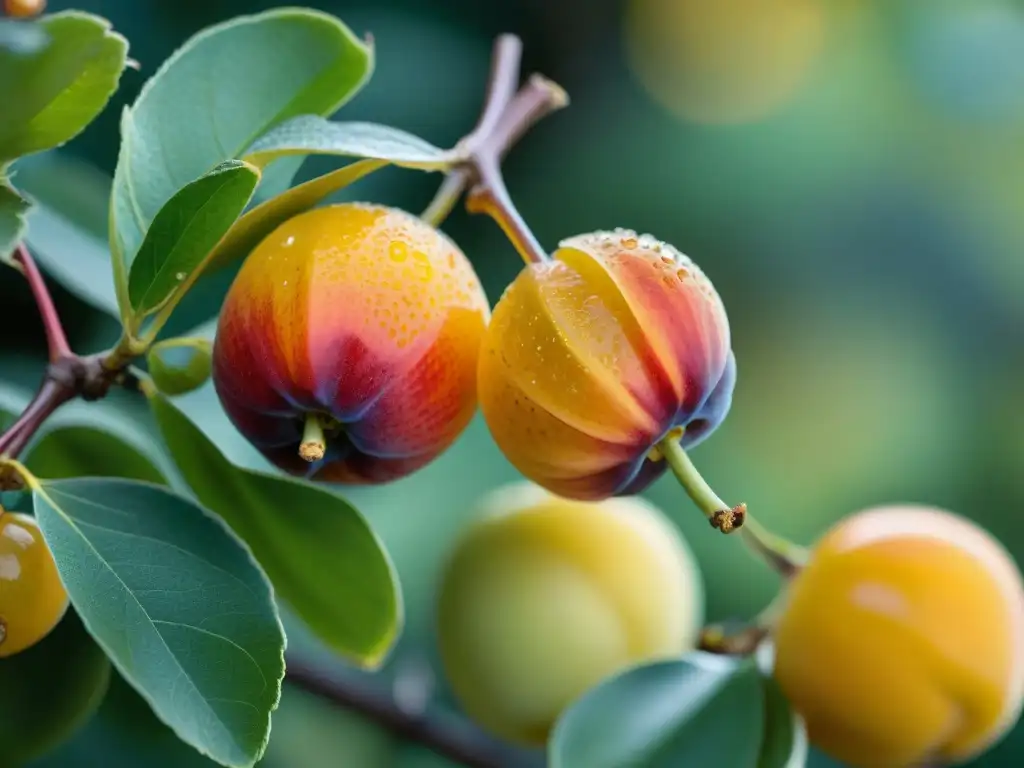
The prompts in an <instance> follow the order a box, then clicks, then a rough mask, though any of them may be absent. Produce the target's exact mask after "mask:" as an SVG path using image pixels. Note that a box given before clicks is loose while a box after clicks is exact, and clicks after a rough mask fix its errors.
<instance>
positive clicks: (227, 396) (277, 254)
mask: <svg viewBox="0 0 1024 768" xmlns="http://www.w3.org/2000/svg"><path fill="white" fill-rule="evenodd" d="M489 315H490V312H489V308H488V304H487V298H486V296H485V295H484V292H483V288H482V287H481V285H480V281H479V280H478V278H477V276H476V274H475V273H474V272H473V268H472V266H471V265H470V263H469V261H468V260H467V259H466V257H465V256H464V255H463V254H462V252H461V251H460V250H459V249H458V247H457V246H456V245H455V244H454V243H452V242H451V241H450V240H449V239H448V238H447V237H445V236H444V235H443V234H442V233H440V232H438V231H437V230H435V229H434V228H433V227H431V226H429V225H428V224H426V223H424V222H423V221H420V220H419V219H417V218H415V217H413V216H411V215H409V214H407V213H404V212H402V211H398V210H394V209H390V208H385V207H382V206H374V205H361V204H346V205H335V206H329V207H325V208H319V209H315V210H312V211H308V212H306V213H303V214H300V215H299V216H296V217H295V218H293V219H291V220H289V221H287V222H285V223H284V224H282V225H281V226H279V227H278V228H277V229H276V230H274V232H272V233H271V234H270V235H268V236H267V238H266V239H265V240H264V241H263V242H262V243H261V244H260V245H259V246H258V247H257V248H256V249H255V250H254V251H253V252H252V254H250V256H249V257H248V259H247V260H246V262H245V264H244V265H243V266H242V269H241V271H240V272H239V274H238V276H237V278H236V279H235V282H234V283H233V285H232V286H231V289H230V291H229V292H228V296H227V299H226V300H225V302H224V307H223V309H222V311H221V315H220V320H219V325H218V329H217V336H216V340H215V343H214V352H213V379H214V384H215V386H216V389H217V394H218V395H219V397H220V401H221V404H222V405H223V407H224V410H225V411H226V412H227V414H228V416H229V417H230V419H231V421H232V422H233V423H234V425H235V426H236V427H237V428H238V430H239V431H240V432H241V433H242V434H243V435H244V436H245V437H246V438H247V439H248V440H249V441H250V442H251V443H252V444H253V445H254V446H256V448H258V449H259V450H260V451H261V452H262V453H263V454H264V455H265V456H266V457H267V458H268V459H269V460H270V461H272V462H273V463H274V464H276V465H277V466H279V467H281V468H282V469H285V470H286V471H289V472H291V473H293V474H303V475H307V476H310V477H314V478H315V479H318V480H326V481H332V482H348V483H378V482H385V481H388V480H393V479H395V478H399V477H402V476H404V475H407V474H409V473H410V472H413V471H414V470H416V469H419V468H420V467H422V466H424V465H425V464H427V463H428V462H429V461H431V460H432V459H434V458H435V457H436V456H437V455H438V454H440V453H441V452H442V451H443V450H444V449H445V448H447V447H448V445H450V444H451V443H452V442H453V441H454V440H455V438H456V437H458V435H459V434H460V433H461V432H462V430H463V429H464V428H465V427H466V425H467V424H468V423H469V421H470V419H471V418H472V415H473V412H474V410H475V408H476V392H475V386H474V375H475V367H476V359H477V352H478V349H479V345H480V338H481V336H482V335H483V332H484V329H485V327H486V324H487V320H488V318H489ZM310 422H312V423H313V426H314V427H315V429H314V432H315V431H316V430H319V429H322V430H323V432H324V433H325V437H326V439H325V440H324V441H323V443H326V445H324V444H323V443H321V444H320V446H319V448H320V450H308V449H307V447H306V443H307V442H309V443H310V444H311V445H313V446H315V445H316V442H317V441H316V440H315V439H313V440H307V439H306V438H308V437H310V435H309V434H308V433H307V435H306V436H305V437H304V434H303V433H304V426H305V425H307V424H308V423H310ZM313 437H314V438H315V437H316V435H315V434H314V435H313ZM300 445H303V446H304V447H303V454H304V456H305V457H306V458H307V459H308V460H310V462H311V463H307V461H304V460H303V458H300V455H299V448H300Z"/></svg>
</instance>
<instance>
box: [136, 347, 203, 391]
mask: <svg viewBox="0 0 1024 768" xmlns="http://www.w3.org/2000/svg"><path fill="white" fill-rule="evenodd" d="M212 357H213V344H212V342H210V341H209V339H197V338H175V339H166V340H165V341H160V342H157V343H156V344H154V345H153V346H152V347H150V348H149V351H148V352H147V353H146V365H147V367H148V368H149V375H150V376H151V377H152V379H153V383H154V384H156V387H157V389H159V390H160V391H161V392H163V393H164V394H165V395H171V396H177V395H184V394H187V393H189V392H192V391H193V390H196V389H199V387H201V386H203V384H205V383H206V382H207V381H208V380H209V378H210V373H211V369H212V368H213V360H212Z"/></svg>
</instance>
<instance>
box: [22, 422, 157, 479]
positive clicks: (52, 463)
mask: <svg viewBox="0 0 1024 768" xmlns="http://www.w3.org/2000/svg"><path fill="white" fill-rule="evenodd" d="M25 466H27V467H28V468H29V470H30V471H31V472H32V474H34V475H37V476H39V477H44V478H46V479H48V480H62V479H65V478H70V477H124V478H129V479H132V480H144V481H146V482H151V483H156V484H157V485H164V484H166V483H167V480H166V478H165V477H164V475H163V473H162V472H160V470H159V469H157V468H156V466H155V465H154V463H153V462H152V461H151V460H150V459H149V458H148V457H147V456H146V455H145V454H143V453H140V452H139V451H138V450H137V449H136V448H135V447H134V446H132V445H131V444H130V443H127V442H125V441H124V440H122V439H121V438H119V437H117V436H116V435H113V434H111V433H110V432H107V431H105V430H102V429H96V428H95V427H85V426H69V427H58V428H57V429H52V430H50V431H48V432H46V433H45V434H43V436H42V437H41V438H39V439H38V440H37V441H36V442H35V443H34V444H33V445H32V448H31V450H30V451H29V452H28V455H27V456H26V457H25Z"/></svg>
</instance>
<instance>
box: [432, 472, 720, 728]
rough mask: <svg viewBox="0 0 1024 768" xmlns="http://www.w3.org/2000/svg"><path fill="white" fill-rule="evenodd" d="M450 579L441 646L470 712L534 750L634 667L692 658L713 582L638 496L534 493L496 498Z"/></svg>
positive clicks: (443, 594) (526, 487) (441, 611)
mask: <svg viewBox="0 0 1024 768" xmlns="http://www.w3.org/2000/svg"><path fill="white" fill-rule="evenodd" d="M482 506H483V509H484V511H485V512H486V514H485V515H484V516H483V517H482V518H481V519H479V520H478V521H477V522H476V523H474V524H473V525H472V526H471V528H470V530H469V531H468V532H467V533H466V535H465V536H463V538H462V539H461V540H460V541H459V543H458V544H457V545H456V547H455V551H454V553H453V555H452V558H451V560H450V562H449V564H448V566H447V569H446V571H445V574H444V576H443V579H442V584H441V591H440V600H439V606H438V642H439V647H440V651H441V658H442V661H443V663H444V668H445V672H446V674H447V677H448V680H449V681H450V682H451V685H452V688H453V690H454V692H455V695H456V696H457V698H458V699H459V701H460V702H461V704H462V706H463V708H464V709H465V710H466V712H467V714H469V716H470V717H472V718H473V719H474V720H475V721H476V722H478V723H479V724H480V725H482V726H483V727H485V728H487V729H488V730H490V731H492V732H493V733H495V734H496V735H498V736H500V737H503V738H505V739H507V740H510V741H513V742H519V743H522V744H526V745H540V744H543V743H544V741H545V740H546V738H547V736H548V733H549V731H550V729H551V727H552V726H553V725H554V722H555V720H556V719H557V717H558V715H559V714H560V713H561V712H562V710H563V709H565V707H566V706H567V705H569V704H570V703H571V702H572V701H573V700H574V699H575V698H576V697H578V696H579V695H580V694H582V693H584V692H585V691H586V690H588V689H589V688H591V687H592V686H594V685H596V684H597V683H598V682H600V681H601V680H603V679H605V678H607V677H608V676H610V675H613V674H615V673H616V672H618V671H620V670H622V669H623V668H625V667H627V666H630V665H632V664H635V663H638V662H642V661H646V660H653V659H658V658H668V657H676V656H679V655H680V654H682V653H685V652H686V651H688V650H690V649H692V648H693V646H694V643H695V641H696V637H697V633H698V631H699V629H700V626H701V623H702V617H703V584H702V581H701V577H700V572H699V570H698V568H697V565H696V562H695V561H694V558H693V555H692V554H691V552H690V549H689V547H688V546H687V545H686V543H685V541H684V540H683V539H682V538H681V537H680V535H679V534H678V532H677V531H676V530H675V529H674V528H673V526H672V525H671V524H670V523H669V522H668V521H667V520H666V519H665V518H664V517H663V516H662V515H661V513H660V512H659V511H658V510H657V509H656V508H655V507H653V506H651V505H650V504H648V503H647V502H645V501H644V500H642V499H640V498H639V497H626V498H615V499H610V500H607V501H603V502H599V503H591V502H580V501H570V500H566V499H561V498H558V497H556V496H553V495H551V494H549V493H548V492H546V491H544V490H542V489H540V488H539V487H538V486H535V485H532V484H530V483H519V484H515V485H512V486H509V487H507V488H504V489H501V490H499V491H498V492H496V493H494V494H492V495H491V496H489V497H488V498H487V499H486V500H485V501H484V503H483V505H482Z"/></svg>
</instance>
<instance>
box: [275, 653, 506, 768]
mask: <svg viewBox="0 0 1024 768" xmlns="http://www.w3.org/2000/svg"><path fill="white" fill-rule="evenodd" d="M287 666H288V672H287V675H286V677H285V682H286V683H289V684H291V685H294V686H296V687H298V688H301V689H303V690H305V691H307V692H309V693H312V694H313V695H315V696H319V697H320V698H322V699H325V700H326V701H329V702H331V703H332V704H335V705H337V706H339V707H344V708H345V709H348V710H351V711H353V712H357V713H359V714H361V715H363V716H365V717H367V718H369V719H371V720H373V721H374V722H375V723H377V724H378V725H380V726H382V727H383V728H385V729H387V730H388V731H390V732H391V733H393V734H394V735H396V736H399V737H401V738H403V739H406V740H408V741H414V742H418V743H420V744H422V745H423V746H425V747H427V748H429V749H430V750H432V751H433V752H436V753H437V754H439V755H441V756H442V757H447V758H448V759H450V760H454V761H455V762H457V763H459V764H460V765H465V766H468V767H469V768H510V766H512V765H518V764H519V763H520V761H517V760H516V759H515V756H514V754H513V750H512V749H511V748H510V747H508V746H506V745H505V744H504V743H502V742H500V741H497V740H496V739H492V738H491V737H489V736H487V735H486V734H484V733H483V732H482V731H480V730H478V729H477V728H475V727H473V726H470V725H469V724H467V723H465V722H462V721H459V720H457V719H455V718H439V717H427V716H425V715H422V714H418V713H414V712H407V711H405V710H403V709H401V708H400V707H399V706H398V705H397V704H396V703H395V701H394V699H393V697H392V696H390V695H389V694H388V693H386V692H384V691H381V690H380V689H379V688H378V687H377V686H374V685H372V684H368V683H361V682H357V681H354V680H351V679H342V677H341V676H340V675H336V674H331V673H330V672H327V671H325V670H323V669H320V668H319V667H315V666H313V665H311V664H307V663H305V662H303V661H302V660H300V659H297V658H295V657H294V656H289V658H288V665H287Z"/></svg>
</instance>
